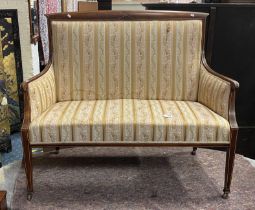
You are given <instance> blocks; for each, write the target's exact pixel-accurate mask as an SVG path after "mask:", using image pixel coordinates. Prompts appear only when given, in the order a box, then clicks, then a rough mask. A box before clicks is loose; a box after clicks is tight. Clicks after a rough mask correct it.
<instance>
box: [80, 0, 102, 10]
mask: <svg viewBox="0 0 255 210" xmlns="http://www.w3.org/2000/svg"><path fill="white" fill-rule="evenodd" d="M97 10H98V2H83V1H79V2H78V12H89V11H97Z"/></svg>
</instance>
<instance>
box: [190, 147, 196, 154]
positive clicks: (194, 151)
mask: <svg viewBox="0 0 255 210" xmlns="http://www.w3.org/2000/svg"><path fill="white" fill-rule="evenodd" d="M196 154H197V148H196V147H193V150H192V152H191V155H196Z"/></svg>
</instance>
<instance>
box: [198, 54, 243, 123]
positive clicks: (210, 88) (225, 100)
mask: <svg viewBox="0 0 255 210" xmlns="http://www.w3.org/2000/svg"><path fill="white" fill-rule="evenodd" d="M238 87H239V84H238V82H236V81H234V80H232V79H230V78H228V77H225V76H223V75H220V74H219V73H216V72H214V71H213V70H212V69H211V68H210V67H209V66H208V65H207V63H206V61H205V58H204V59H203V61H202V63H201V69H200V81H199V90H198V102H200V103H202V104H204V105H206V106H207V107H208V108H210V109H211V110H213V111H214V112H216V113H218V114H219V115H221V116H222V117H224V118H225V119H227V120H228V121H229V122H230V124H231V127H233V128H234V127H238V126H237V123H236V119H235V89H236V88H238Z"/></svg>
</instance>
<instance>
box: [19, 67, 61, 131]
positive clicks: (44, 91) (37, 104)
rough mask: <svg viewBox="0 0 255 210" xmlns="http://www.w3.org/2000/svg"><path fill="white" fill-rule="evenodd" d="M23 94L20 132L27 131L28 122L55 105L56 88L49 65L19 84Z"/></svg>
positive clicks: (51, 68)
mask: <svg viewBox="0 0 255 210" xmlns="http://www.w3.org/2000/svg"><path fill="white" fill-rule="evenodd" d="M21 87H22V89H23V94H24V120H23V125H22V130H28V127H29V124H30V122H31V121H32V120H33V119H35V118H37V117H38V116H40V114H41V113H42V112H44V111H45V110H46V109H48V108H49V107H50V106H51V105H52V104H54V103H56V86H55V77H54V71H53V67H52V65H51V64H49V65H48V66H46V67H45V69H44V70H43V71H42V72H41V73H40V74H38V75H36V76H34V77H32V78H31V79H29V80H27V81H25V82H23V83H22V84H21Z"/></svg>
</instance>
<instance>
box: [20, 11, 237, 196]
mask: <svg viewBox="0 0 255 210" xmlns="http://www.w3.org/2000/svg"><path fill="white" fill-rule="evenodd" d="M206 16H207V15H206V14H203V13H190V12H149V11H146V12H142V11H141V12H127V11H125V12H116V11H115V12H113V11H112V12H99V13H93V12H92V13H64V14H52V15H48V26H49V37H50V40H49V43H50V62H49V64H48V65H47V67H46V68H45V70H44V71H43V72H41V73H40V74H39V75H37V76H35V77H34V78H32V79H30V80H29V81H27V82H24V83H23V86H22V87H23V90H24V102H25V116H24V122H23V126H22V138H23V146H24V163H25V170H26V175H27V190H28V199H31V196H32V191H33V180H32V153H31V148H32V147H64V146H189V147H193V154H194V153H195V150H196V148H197V147H223V148H226V150H227V155H226V156H227V157H226V171H225V185H224V194H223V197H224V198H226V197H227V196H228V193H229V192H230V184H231V176H232V171H233V163H234V155H235V145H236V137H237V131H238V126H237V123H236V119H235V89H236V88H237V87H238V83H237V82H236V81H234V80H232V79H229V78H227V77H225V76H222V75H220V74H218V73H216V72H214V71H213V70H212V69H211V68H210V67H209V66H208V65H207V64H206V60H205V57H204V53H203V52H204V51H203V49H204V34H205V33H204V32H205V21H206Z"/></svg>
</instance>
